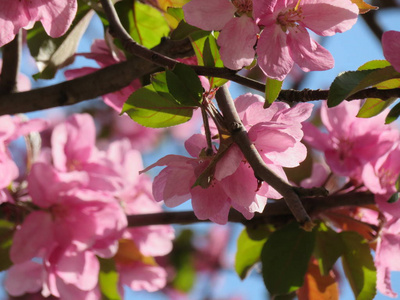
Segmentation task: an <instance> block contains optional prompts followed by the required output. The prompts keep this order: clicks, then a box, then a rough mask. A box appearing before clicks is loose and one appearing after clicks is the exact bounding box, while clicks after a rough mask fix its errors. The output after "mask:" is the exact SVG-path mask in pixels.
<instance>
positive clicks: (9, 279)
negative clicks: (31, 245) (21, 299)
mask: <svg viewBox="0 0 400 300" xmlns="http://www.w3.org/2000/svg"><path fill="white" fill-rule="evenodd" d="M50 260H51V262H50ZM50 260H46V259H45V260H44V262H43V263H38V262H34V261H30V260H28V261H26V262H23V263H19V264H15V265H13V266H12V267H11V268H10V269H9V271H8V273H7V276H6V279H5V288H6V290H7V292H8V293H9V294H10V295H12V296H21V295H23V294H25V293H35V292H39V291H41V293H42V295H43V296H44V297H48V296H50V295H53V296H56V297H61V298H62V299H85V300H95V299H99V296H100V295H99V292H98V290H97V289H96V287H97V278H98V273H99V262H98V260H97V258H96V256H95V255H94V254H93V253H91V252H89V251H85V252H80V253H76V252H73V253H68V254H67V255H62V256H60V257H52V258H50Z"/></svg>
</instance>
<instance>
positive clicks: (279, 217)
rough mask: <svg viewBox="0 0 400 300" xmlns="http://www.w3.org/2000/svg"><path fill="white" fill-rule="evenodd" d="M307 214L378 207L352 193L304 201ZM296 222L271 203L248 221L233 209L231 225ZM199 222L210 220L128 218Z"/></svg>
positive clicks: (151, 218) (189, 215)
mask: <svg viewBox="0 0 400 300" xmlns="http://www.w3.org/2000/svg"><path fill="white" fill-rule="evenodd" d="M301 201H302V204H303V206H304V207H305V209H306V211H307V212H308V214H309V215H311V216H315V217H316V216H317V215H318V214H319V213H321V212H324V211H327V210H329V209H332V208H339V207H348V206H357V207H359V206H365V205H370V204H374V203H375V202H374V195H373V194H371V193H367V192H359V193H348V194H341V195H331V196H327V197H312V198H304V199H302V200H301ZM290 220H294V217H293V215H292V213H291V212H290V210H289V208H288V206H287V205H286V203H285V202H284V201H280V200H278V201H275V202H272V203H268V204H267V206H266V207H265V209H264V211H263V212H262V213H256V214H255V215H254V217H253V218H252V219H251V220H247V219H246V218H245V217H243V216H242V215H241V214H240V213H239V212H237V211H235V210H231V211H230V213H229V218H228V221H229V222H233V223H242V224H245V225H246V226H257V225H260V224H281V223H283V222H287V221H290ZM199 222H209V220H199V219H198V218H197V217H196V215H195V214H194V212H193V211H182V212H161V213H154V214H142V215H130V216H128V226H129V227H138V226H149V225H166V224H182V225H183V224H193V223H199Z"/></svg>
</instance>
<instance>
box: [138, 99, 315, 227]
mask: <svg viewBox="0 0 400 300" xmlns="http://www.w3.org/2000/svg"><path fill="white" fill-rule="evenodd" d="M261 101H262V98H261V97H259V96H255V95H251V94H246V95H244V96H240V97H239V98H238V99H237V100H236V102H235V105H236V108H237V110H238V112H239V115H240V117H241V119H242V120H243V124H244V125H245V126H246V128H247V129H248V132H249V138H250V139H251V141H252V142H253V143H254V145H255V146H256V148H257V150H258V151H259V152H260V154H261V155H262V157H263V159H264V161H265V162H266V164H267V166H268V167H269V168H270V169H271V170H272V171H273V172H275V173H276V174H277V175H278V176H280V177H281V178H283V179H284V180H286V175H285V173H284V171H283V169H282V166H287V167H293V166H297V165H298V164H299V162H300V161H302V160H303V159H304V158H305V155H306V149H305V146H304V145H302V144H301V143H300V140H301V138H302V136H303V133H302V130H301V122H302V121H304V120H305V119H307V118H308V117H309V115H310V114H311V110H312V105H311V104H300V105H298V106H296V107H294V108H290V107H289V106H288V105H286V104H274V105H272V106H271V107H270V108H269V109H267V110H265V112H264V110H263V109H262V105H263V104H262V102H261ZM260 111H261V112H260ZM185 147H186V150H187V151H188V153H189V154H190V155H191V156H192V158H189V157H183V156H179V155H168V156H166V157H164V158H162V159H160V160H159V161H158V162H156V163H155V164H153V165H151V166H150V167H148V168H147V169H146V170H148V169H150V168H153V167H155V166H167V167H166V168H164V169H163V170H162V171H161V172H160V173H159V175H158V176H156V178H155V179H154V182H153V195H154V197H155V199H156V201H161V200H164V202H165V204H166V205H167V206H170V207H175V206H177V205H179V204H181V203H183V202H185V201H187V200H188V199H192V206H193V210H194V212H195V214H196V216H197V217H198V218H199V219H210V220H212V221H214V222H216V223H219V224H225V223H226V222H227V218H228V213H229V209H230V207H233V208H234V209H236V210H238V211H239V212H241V213H242V214H243V215H244V216H245V217H246V218H251V217H253V215H254V213H255V212H262V211H263V209H264V207H265V205H266V202H267V198H268V197H271V198H280V197H281V196H280V195H279V193H277V192H276V191H275V190H274V189H273V188H271V187H270V186H268V185H267V184H262V185H261V186H259V185H260V184H259V182H258V181H257V179H256V178H255V177H254V171H253V170H252V168H251V167H250V165H249V164H248V162H247V161H246V159H245V158H244V156H243V154H242V153H241V151H240V150H239V148H238V146H237V145H235V144H232V145H231V146H230V148H229V149H228V150H226V152H225V154H224V155H223V156H222V157H221V158H219V160H218V162H217V163H216V166H215V167H213V171H212V170H209V171H207V172H209V174H206V175H204V174H203V175H202V178H201V179H198V177H199V176H200V175H201V174H202V173H203V172H204V171H205V170H206V169H207V167H208V166H209V165H210V163H212V160H213V159H214V156H213V155H206V153H205V151H204V149H205V148H206V147H207V144H206V140H205V137H204V136H203V135H200V134H197V135H193V136H192V137H191V138H189V139H188V140H187V141H186V143H185ZM199 180H200V182H198V183H199V184H198V185H196V186H194V184H195V182H196V181H199ZM203 187H204V188H203Z"/></svg>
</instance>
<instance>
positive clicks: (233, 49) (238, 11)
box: [183, 0, 260, 70]
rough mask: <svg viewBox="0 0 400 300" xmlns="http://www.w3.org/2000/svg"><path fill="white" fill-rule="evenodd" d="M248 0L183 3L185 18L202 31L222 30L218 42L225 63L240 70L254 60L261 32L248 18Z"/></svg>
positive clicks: (249, 8) (250, 12) (250, 5)
mask: <svg viewBox="0 0 400 300" xmlns="http://www.w3.org/2000/svg"><path fill="white" fill-rule="evenodd" d="M252 9H253V3H252V1H251V0H233V1H229V0H211V1H210V0H209V1H203V0H192V1H190V2H189V3H187V4H185V5H184V6H183V11H184V13H185V19H186V21H187V22H188V23H189V24H191V25H194V26H197V27H199V28H201V29H204V30H210V31H211V30H221V33H220V35H219V37H218V40H217V42H218V45H219V46H220V47H221V49H220V55H221V58H222V61H223V62H224V65H225V66H226V67H228V68H230V69H234V70H237V69H241V68H243V67H244V66H248V65H250V64H251V62H252V61H253V60H254V54H255V51H254V48H253V47H254V45H255V43H256V41H257V33H258V32H259V31H260V30H259V28H258V26H257V25H256V24H255V22H254V20H253V19H252V18H251V14H252Z"/></svg>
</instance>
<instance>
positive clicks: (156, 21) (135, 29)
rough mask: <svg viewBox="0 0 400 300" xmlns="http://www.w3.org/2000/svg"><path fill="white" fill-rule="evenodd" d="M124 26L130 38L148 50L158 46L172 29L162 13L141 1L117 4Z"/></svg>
mask: <svg viewBox="0 0 400 300" xmlns="http://www.w3.org/2000/svg"><path fill="white" fill-rule="evenodd" d="M115 9H116V11H117V13H118V16H119V18H120V20H121V23H122V25H123V26H124V28H125V29H126V30H127V31H128V33H129V34H130V36H131V37H132V38H133V39H134V40H135V41H136V42H137V43H139V44H141V45H143V46H145V47H146V48H153V47H154V46H157V45H158V44H159V43H160V41H161V39H162V38H163V37H166V36H168V34H169V31H170V28H169V26H168V23H167V21H166V20H165V18H164V17H163V15H162V13H161V12H160V11H158V10H157V9H156V8H154V7H152V6H150V5H146V4H143V3H140V2H139V1H132V0H122V1H119V2H117V3H116V4H115Z"/></svg>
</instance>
